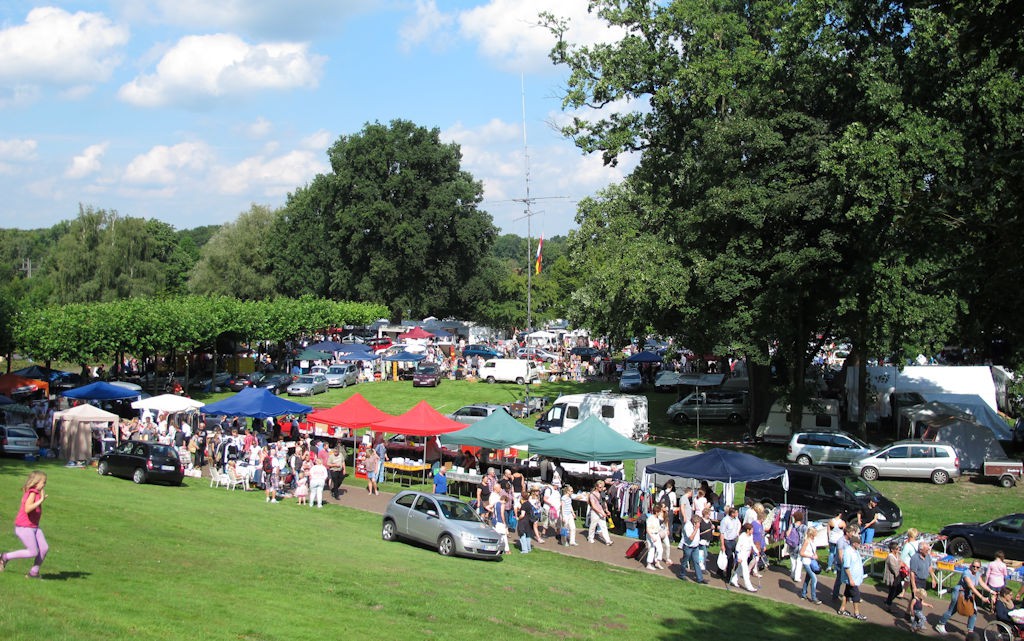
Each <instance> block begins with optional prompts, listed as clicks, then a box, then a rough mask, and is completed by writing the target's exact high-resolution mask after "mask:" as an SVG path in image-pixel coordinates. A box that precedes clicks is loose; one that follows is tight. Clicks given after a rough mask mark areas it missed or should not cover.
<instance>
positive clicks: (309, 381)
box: [297, 376, 313, 385]
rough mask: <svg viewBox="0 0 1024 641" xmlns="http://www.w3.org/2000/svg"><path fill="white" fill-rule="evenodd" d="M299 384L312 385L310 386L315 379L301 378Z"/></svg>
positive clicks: (309, 377) (310, 377)
mask: <svg viewBox="0 0 1024 641" xmlns="http://www.w3.org/2000/svg"><path fill="white" fill-rule="evenodd" d="M297 382H299V383H306V384H307V385H310V384H312V383H313V377H312V376H300V377H299V380H298V381H297Z"/></svg>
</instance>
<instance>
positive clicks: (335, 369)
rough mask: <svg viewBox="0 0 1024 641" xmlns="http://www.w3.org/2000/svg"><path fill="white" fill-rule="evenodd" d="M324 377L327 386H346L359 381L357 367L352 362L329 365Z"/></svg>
mask: <svg viewBox="0 0 1024 641" xmlns="http://www.w3.org/2000/svg"><path fill="white" fill-rule="evenodd" d="M324 377H325V378H326V379H327V386H328V387H348V386H349V385H355V384H356V383H358V382H359V368H358V367H356V366H355V364H354V363H342V364H340V365H331V366H330V367H328V368H327V373H326V374H324Z"/></svg>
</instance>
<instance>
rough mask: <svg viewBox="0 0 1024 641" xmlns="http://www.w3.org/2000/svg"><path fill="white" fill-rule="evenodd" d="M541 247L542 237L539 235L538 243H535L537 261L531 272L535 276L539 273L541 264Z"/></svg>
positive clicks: (542, 244) (542, 243)
mask: <svg viewBox="0 0 1024 641" xmlns="http://www.w3.org/2000/svg"><path fill="white" fill-rule="evenodd" d="M543 246H544V235H543V234H541V236H540V241H538V242H537V260H536V261H535V265H534V268H533V271H534V273H535V274H539V273H540V263H541V254H540V252H541V248H542V247H543Z"/></svg>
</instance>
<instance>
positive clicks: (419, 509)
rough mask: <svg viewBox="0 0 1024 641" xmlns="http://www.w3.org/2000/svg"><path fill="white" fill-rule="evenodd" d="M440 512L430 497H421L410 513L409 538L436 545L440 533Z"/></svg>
mask: <svg viewBox="0 0 1024 641" xmlns="http://www.w3.org/2000/svg"><path fill="white" fill-rule="evenodd" d="M431 512H433V514H431ZM439 514H440V512H438V510H437V503H435V502H434V499H432V498H430V497H429V496H420V497H418V498H417V499H416V503H414V504H413V506H412V510H411V511H410V512H409V536H410V537H412V538H414V539H416V540H417V541H420V542H422V543H431V544H432V543H434V542H435V541H437V537H438V535H439V534H440V533H441V532H440V528H441V526H440V523H441V521H440V517H439Z"/></svg>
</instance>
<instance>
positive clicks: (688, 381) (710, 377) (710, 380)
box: [676, 374, 725, 387]
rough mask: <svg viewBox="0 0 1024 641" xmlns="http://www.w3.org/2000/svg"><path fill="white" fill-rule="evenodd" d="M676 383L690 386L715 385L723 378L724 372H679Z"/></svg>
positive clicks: (720, 382)
mask: <svg viewBox="0 0 1024 641" xmlns="http://www.w3.org/2000/svg"><path fill="white" fill-rule="evenodd" d="M678 376H679V378H678V379H677V383H676V384H677V385H683V386H692V387H717V386H719V385H721V384H722V381H724V380H725V374H679V375H678Z"/></svg>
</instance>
